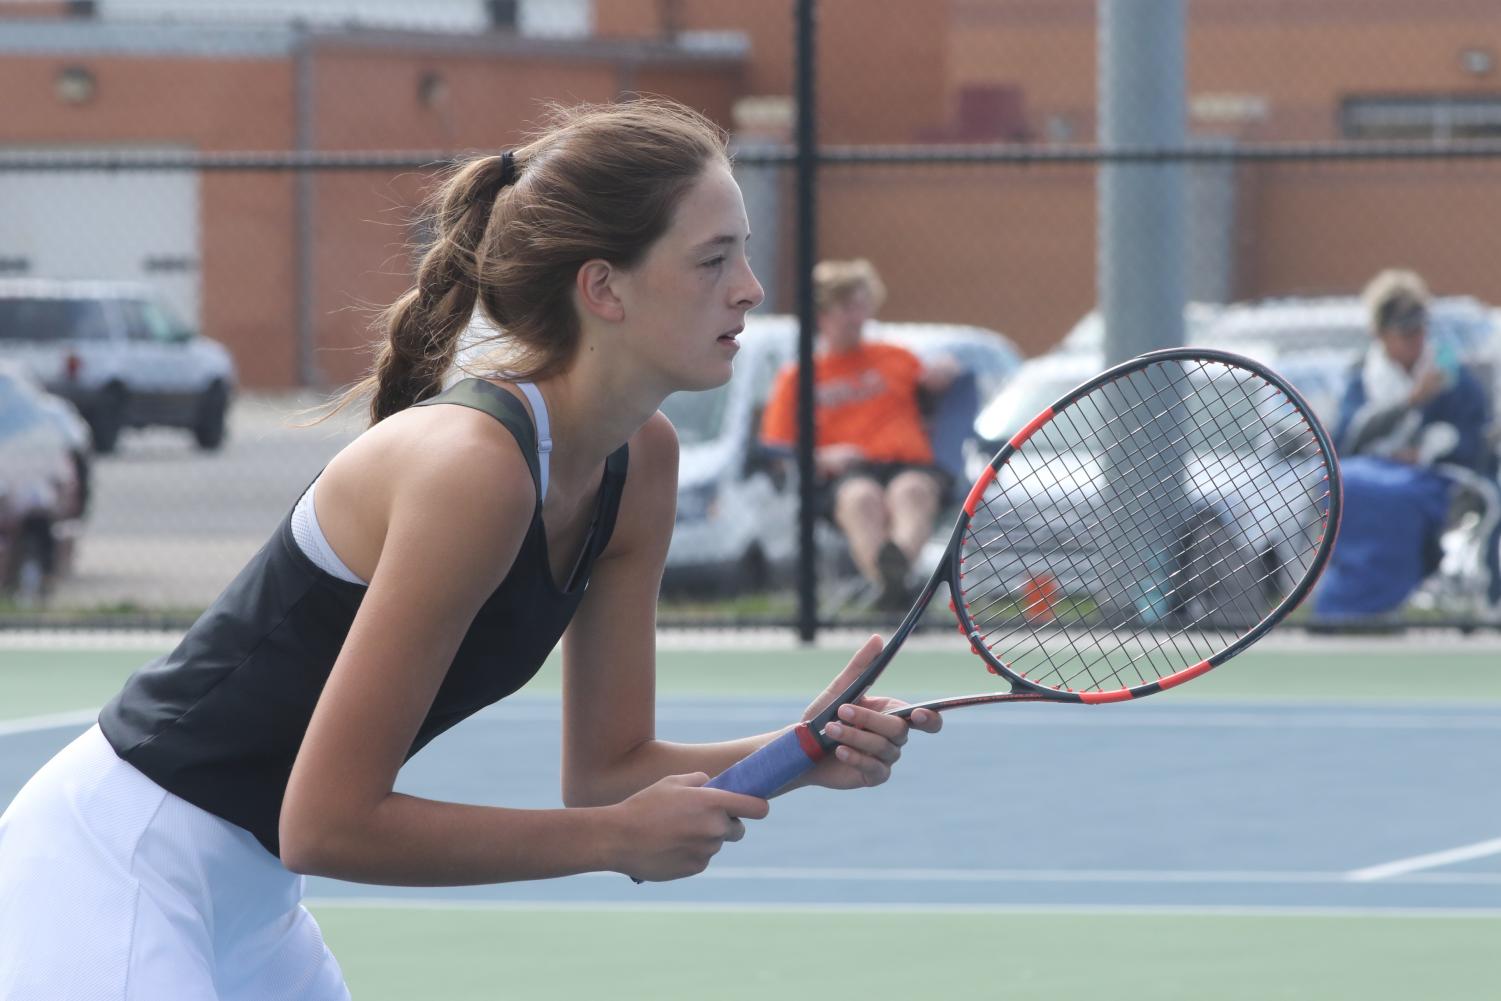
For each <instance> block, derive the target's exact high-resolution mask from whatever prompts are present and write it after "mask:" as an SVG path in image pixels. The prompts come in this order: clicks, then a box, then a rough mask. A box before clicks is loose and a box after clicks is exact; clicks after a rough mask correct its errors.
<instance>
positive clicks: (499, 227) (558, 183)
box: [345, 99, 728, 423]
mask: <svg viewBox="0 0 1501 1001" xmlns="http://www.w3.org/2000/svg"><path fill="white" fill-rule="evenodd" d="M715 161H719V162H725V163H727V162H728V153H727V152H726V137H725V134H724V132H723V131H722V130H721V129H720V128H719V127H718V126H716V125H714V124H713V123H712V122H710V121H709V120H708V119H706V118H704V117H703V116H702V115H700V114H698V113H697V112H694V111H691V110H689V109H688V108H685V107H683V106H682V105H679V104H675V103H673V102H671V101H666V100H660V99H641V100H635V101H629V102H626V103H623V104H611V105H581V106H578V107H573V108H555V109H553V110H552V112H551V114H550V116H549V119H548V121H547V123H546V128H545V129H544V130H543V131H542V132H541V133H539V134H538V135H537V136H536V137H535V138H534V139H533V140H532V142H530V143H529V144H528V145H526V146H524V147H521V148H520V149H517V150H516V151H515V153H514V154H506V155H504V156H489V157H483V158H480V159H476V160H471V161H469V162H468V163H465V164H464V165H462V166H461V167H460V168H459V169H458V170H457V172H456V173H454V175H453V176H452V177H451V178H449V180H448V181H447V182H445V183H444V184H443V186H442V187H441V188H440V189H439V191H438V192H437V196H436V202H437V210H436V213H435V222H436V227H435V228H436V230H437V236H436V239H435V241H434V243H433V246H432V247H431V249H429V250H428V251H427V253H426V254H425V255H424V256H423V258H422V262H421V264H420V265H419V267H418V270H417V283H416V285H415V286H414V287H413V288H412V289H411V290H409V291H408V292H407V293H406V294H405V295H403V296H402V297H401V298H400V299H398V300H396V302H394V303H392V304H391V306H390V307H389V308H387V309H386V310H385V311H384V313H382V314H381V318H380V320H379V321H378V324H379V325H380V326H381V327H383V328H384V330H385V341H384V343H383V344H382V345H381V347H380V349H379V351H378V353H377V357H376V361H375V365H374V369H373V371H372V372H371V374H370V375H369V376H368V377H367V378H366V379H365V380H364V381H363V382H361V383H360V384H359V385H357V386H355V387H354V389H353V390H351V391H350V393H349V394H347V395H346V396H345V402H348V401H349V400H351V399H354V398H357V397H360V396H364V395H366V394H369V396H370V419H371V423H374V422H376V421H380V420H382V419H384V418H386V417H389V416H390V415H391V414H393V413H396V412H397V411H400V410H403V409H405V408H406V407H409V406H411V405H412V404H414V403H417V402H419V401H421V400H424V399H427V398H428V397H430V396H432V395H434V394H435V393H437V392H438V391H439V390H440V389H441V388H442V385H443V381H444V378H445V376H446V375H447V374H448V372H449V370H450V368H451V367H452V366H453V365H454V362H455V356H456V353H457V349H458V347H459V344H460V340H461V335H462V334H463V333H464V332H465V331H466V330H468V329H469V324H470V319H471V317H472V315H473V313H474V311H475V309H476V306H477V307H478V309H479V311H480V312H481V313H482V314H483V316H484V318H485V319H486V320H487V321H488V322H489V323H490V325H491V326H493V327H494V328H495V329H496V330H497V331H499V334H498V335H497V336H496V337H495V338H493V339H494V340H496V341H498V342H499V347H500V348H501V350H502V352H503V354H504V356H505V370H506V372H507V373H509V374H511V375H513V376H514V377H516V378H522V379H539V378H545V377H547V376H551V375H555V374H557V373H559V372H563V371H566V370H567V368H568V367H569V366H570V365H571V364H572V362H573V358H574V355H575V353H576V351H577V348H578V339H579V320H578V316H577V315H576V314H575V311H574V307H573V300H572V297H571V292H572V289H573V283H574V278H575V276H576V275H577V274H578V269H579V267H580V266H582V265H583V264H584V263H585V262H586V261H589V260H592V259H595V258H602V259H604V260H607V261H610V262H611V263H612V264H615V265H616V266H618V267H623V268H629V267H631V266H633V265H635V264H637V263H639V262H640V260H641V258H642V257H644V256H645V254H646V251H647V250H648V249H649V248H650V246H651V244H652V243H653V242H655V241H656V240H657V238H658V237H660V236H661V235H662V234H663V233H664V232H665V231H666V229H667V227H668V225H669V224H670V223H671V221H672V213H673V211H674V210H675V209H676V207H677V204H678V202H679V200H681V198H682V197H683V195H684V194H686V193H687V191H688V189H689V188H690V187H691V186H692V185H693V183H694V182H695V181H696V180H697V179H698V178H699V177H700V176H701V175H702V173H703V171H704V170H705V169H706V168H707V167H708V165H709V164H710V163H712V162H715ZM470 346H471V345H469V344H468V343H467V342H466V345H465V347H466V354H467V349H468V348H469V347H470Z"/></svg>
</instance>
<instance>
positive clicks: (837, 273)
mask: <svg viewBox="0 0 1501 1001" xmlns="http://www.w3.org/2000/svg"><path fill="white" fill-rule="evenodd" d="M861 290H864V291H866V292H869V293H870V301H871V305H872V306H873V307H874V308H877V309H879V308H880V306H881V303H882V302H884V301H885V300H886V286H885V285H883V284H882V283H881V276H880V275H879V274H877V273H876V267H875V265H874V264H871V263H870V262H869V261H867V260H866V259H865V258H863V257H862V258H860V259H858V260H853V261H819V262H818V264H816V265H814V267H813V305H814V307H815V308H816V309H817V310H818V312H820V313H823V312H826V311H827V310H830V309H834V308H836V307H839V306H843V305H844V304H845V303H847V302H849V301H850V300H851V299H853V298H854V297H855V295H856V294H857V293H859V292H860V291H861Z"/></svg>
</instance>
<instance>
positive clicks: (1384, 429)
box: [1334, 270, 1491, 475]
mask: <svg viewBox="0 0 1501 1001" xmlns="http://www.w3.org/2000/svg"><path fill="white" fill-rule="evenodd" d="M1363 298H1364V299H1365V302H1366V306H1367V308H1368V310H1369V316H1370V328H1371V334H1372V336H1373V338H1374V340H1375V343H1373V344H1372V345H1371V347H1370V349H1369V350H1368V351H1367V352H1366V353H1365V355H1364V357H1363V358H1362V359H1361V360H1360V362H1359V363H1358V364H1357V365H1356V366H1354V367H1353V368H1352V369H1351V371H1350V374H1349V378H1348V380H1347V382H1346V384H1345V393H1344V397H1343V399H1342V401H1341V403H1340V410H1339V419H1338V422H1337V423H1336V426H1335V431H1334V440H1335V446H1336V447H1337V448H1338V449H1339V452H1340V454H1341V455H1342V456H1350V455H1375V456H1379V457H1381V458H1386V459H1392V460H1395V461H1397V462H1404V463H1409V464H1417V465H1423V466H1431V465H1434V464H1435V463H1440V462H1442V463H1451V464H1454V465H1459V466H1464V467H1465V468H1467V469H1470V470H1473V471H1474V472H1477V473H1480V474H1482V475H1489V474H1490V472H1491V470H1490V465H1491V456H1489V455H1488V454H1487V432H1488V430H1489V427H1490V421H1491V415H1490V404H1489V401H1488V400H1487V399H1486V394H1485V390H1484V388H1482V387H1481V385H1480V381H1479V380H1478V379H1476V378H1475V376H1474V375H1473V374H1471V373H1470V371H1469V370H1468V369H1466V368H1465V367H1464V365H1462V364H1461V363H1460V361H1459V358H1458V357H1457V356H1456V355H1455V354H1454V353H1453V350H1452V348H1450V347H1449V346H1447V345H1435V344H1433V343H1432V341H1430V339H1429V337H1428V304H1429V298H1430V297H1429V294H1428V288H1427V286H1426V285H1425V284H1424V282H1423V280H1422V279H1421V278H1420V277H1418V275H1416V274H1415V273H1413V272H1411V271H1399V270H1388V271H1383V272H1381V274H1379V275H1377V276H1376V277H1375V278H1374V279H1372V280H1371V282H1370V284H1369V285H1367V286H1366V290H1365V293H1364V296H1363Z"/></svg>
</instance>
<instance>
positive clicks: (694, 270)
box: [616, 163, 765, 392]
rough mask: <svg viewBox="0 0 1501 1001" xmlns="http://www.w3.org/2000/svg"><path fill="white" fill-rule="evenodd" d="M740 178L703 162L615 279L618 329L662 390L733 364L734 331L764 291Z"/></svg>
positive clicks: (714, 376) (717, 377) (703, 384)
mask: <svg viewBox="0 0 1501 1001" xmlns="http://www.w3.org/2000/svg"><path fill="white" fill-rule="evenodd" d="M749 239H750V225H749V223H748V222H747V221H746V214H745V202H744V200H743V199H742V198H741V196H740V186H739V185H738V184H736V183H735V178H734V177H733V176H732V175H731V174H730V170H729V167H728V166H726V165H725V164H722V163H715V164H711V165H710V166H709V167H708V168H706V169H705V171H704V173H703V174H702V176H700V177H699V179H698V181H696V182H695V183H694V184H693V186H692V187H691V188H690V189H689V190H688V193H687V195H686V196H684V198H683V200H682V201H681V202H680V203H679V204H678V207H677V211H676V212H675V213H674V215H673V219H672V223H671V225H670V226H669V227H668V229H667V232H665V233H664V234H662V237H661V238H660V239H659V240H657V242H656V243H655V244H653V245H652V247H651V249H650V250H649V251H647V253H646V256H645V257H644V258H643V259H642V261H641V263H640V264H639V265H637V266H636V267H635V268H632V269H631V270H629V271H627V272H624V273H622V275H621V279H622V280H621V281H620V282H619V283H618V285H617V286H616V288H617V294H618V295H619V296H620V299H621V302H622V304H623V305H624V307H625V313H624V315H625V322H624V329H623V331H622V333H623V335H624V336H625V337H626V338H628V339H629V341H630V344H631V345H632V347H633V349H634V353H635V354H636V356H637V357H638V358H639V359H640V360H641V361H642V362H644V363H645V365H646V366H647V367H648V369H649V370H653V371H654V372H655V373H657V374H659V375H660V376H661V377H662V381H663V386H662V387H661V388H665V389H667V391H668V392H672V391H674V390H680V389H692V390H697V389H712V388H713V387H715V386H720V385H723V384H724V383H725V382H727V381H728V380H729V378H730V373H731V372H732V370H733V365H732V363H733V361H734V358H735V352H736V351H738V350H739V349H740V346H739V344H737V343H736V341H735V336H736V335H737V334H739V333H740V331H741V330H743V329H744V327H745V314H746V313H747V312H748V311H749V310H751V309H753V308H755V307H756V306H758V305H760V303H761V300H762V299H764V298H765V292H764V291H763V290H762V288H761V283H760V282H758V281H756V276H755V275H754V274H752V273H751V267H750V260H749V258H748V257H747V253H746V241H747V240H749Z"/></svg>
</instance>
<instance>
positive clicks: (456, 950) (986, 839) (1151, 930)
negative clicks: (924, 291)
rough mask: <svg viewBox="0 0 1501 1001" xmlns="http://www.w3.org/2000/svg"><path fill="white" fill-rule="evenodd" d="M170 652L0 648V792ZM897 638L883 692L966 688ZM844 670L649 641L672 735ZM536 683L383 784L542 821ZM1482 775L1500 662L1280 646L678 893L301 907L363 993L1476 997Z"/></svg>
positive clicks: (764, 723) (1490, 879)
mask: <svg viewBox="0 0 1501 1001" xmlns="http://www.w3.org/2000/svg"><path fill="white" fill-rule="evenodd" d="M165 642H166V638H164V637H159V638H156V639H154V640H153V639H145V640H143V639H140V638H133V637H123V636H122V637H120V638H118V639H111V638H108V637H105V638H99V639H91V640H87V641H80V640H74V639H70V638H67V637H60V636H51V637H41V636H38V637H26V636H22V635H19V634H17V635H13V636H11V637H10V638H8V639H7V640H6V642H5V645H4V646H3V647H0V799H3V800H5V801H8V800H9V798H10V797H11V796H12V795H13V794H14V792H15V790H16V789H17V788H18V786H19V784H20V783H21V782H22V781H24V779H25V777H26V776H27V775H29V774H30V772H31V771H32V770H33V769H34V768H35V767H37V766H38V765H39V764H41V763H42V761H44V760H45V759H46V758H47V757H48V756H49V755H50V754H51V753H52V752H53V751H55V750H56V749H57V748H58V747H60V746H61V745H62V744H64V743H65V742H66V741H67V740H69V739H71V737H72V736H73V735H74V734H76V733H78V732H79V731H80V730H82V729H83V728H84V727H85V726H86V725H87V724H88V722H89V721H90V720H91V718H92V710H93V709H94V708H95V707H96V706H98V705H99V704H100V703H101V702H102V701H103V700H104V699H106V698H107V697H108V696H109V695H110V694H111V693H112V691H113V689H114V688H115V686H116V685H118V684H119V682H120V680H121V679H122V678H123V677H124V675H125V674H126V673H128V672H129V671H130V670H131V669H132V668H133V667H134V666H135V665H137V664H138V663H140V662H142V661H144V660H145V659H147V658H149V657H150V656H152V655H153V651H154V649H160V645H161V644H163V643H165ZM913 643H914V645H915V648H914V649H911V650H909V651H907V652H906V653H905V654H904V656H903V658H902V659H900V660H898V662H897V663H896V664H895V665H894V666H893V668H892V670H891V672H890V673H889V675H888V680H887V684H886V685H884V686H883V688H885V689H888V690H891V691H893V692H896V693H899V694H902V695H903V696H909V695H910V696H919V695H929V694H946V693H949V692H954V691H964V690H970V689H973V688H975V687H976V684H977V682H976V678H975V672H976V671H979V670H981V668H980V667H979V662H978V661H977V660H975V659H974V658H973V657H971V656H969V655H968V654H967V653H965V652H964V651H963V650H962V649H960V648H959V647H958V646H957V645H956V644H955V643H953V642H950V641H949V640H947V639H946V638H945V639H930V638H922V639H919V640H915V641H913ZM853 645H854V640H853V639H848V638H837V639H832V640H826V641H824V643H823V644H822V645H821V648H820V649H812V650H809V649H800V648H795V647H791V646H790V645H789V644H787V643H786V642H785V641H779V640H770V641H767V642H765V644H764V645H758V644H757V643H756V642H755V641H752V642H750V643H747V642H746V641H744V640H741V641H739V642H737V643H734V644H733V645H730V646H728V647H717V646H716V644H715V643H714V642H713V641H711V640H708V639H704V638H687V639H682V638H673V637H664V640H663V646H664V648H665V649H664V650H663V651H662V653H661V662H662V676H661V683H660V698H659V704H660V711H659V719H660V731H661V734H662V735H663V736H664V737H667V738H669V739H677V740H689V741H691V740H712V739H719V738H723V737H728V736H734V735H737V734H740V733H745V732H751V731H756V730H767V729H771V728H773V727H776V726H778V725H781V724H782V723H784V722H786V721H787V720H788V719H789V718H791V716H792V715H793V714H795V713H796V712H797V711H798V710H799V709H800V707H801V705H802V703H803V701H805V700H806V698H807V697H808V695H809V694H810V693H811V692H813V691H816V690H817V689H818V688H819V687H821V686H822V684H823V683H824V682H825V681H827V678H828V676H831V675H832V673H833V672H834V671H835V670H836V669H837V667H838V666H839V665H840V664H841V663H842V659H841V658H842V652H843V650H845V649H848V648H849V647H852V646H853ZM557 689H558V681H557V674H556V671H555V670H553V669H551V668H550V669H549V670H548V671H547V672H545V673H544V675H543V676H542V677H540V678H538V679H537V681H536V682H534V683H533V685H532V686H530V687H528V688H527V689H526V690H525V691H524V692H523V693H521V694H520V695H519V696H517V697H516V698H514V699H512V700H509V701H508V702H506V703H504V704H502V705H500V706H497V707H494V708H492V709H491V710H490V711H487V712H485V713H482V714H481V715H479V716H477V717H475V718H473V719H471V720H469V721H467V722H466V723H464V724H462V725H461V726H459V727H458V728H456V729H455V730H454V731H452V732H451V733H449V734H447V735H446V736H445V737H443V738H441V739H440V740H439V741H437V742H436V743H435V744H434V745H433V746H432V747H430V748H429V749H427V750H426V751H424V752H423V753H422V754H421V755H419V756H418V757H417V758H415V759H414V760H413V761H412V762H411V764H410V765H409V766H408V767H407V769H406V770H405V771H404V772H403V776H402V781H401V783H400V786H399V787H400V788H401V789H403V790H404V791H408V792H413V793H419V794H424V795H429V796H437V797H446V798H453V799H461V800H465V801H470V802H494V803H506V804H508V805H516V806H539V807H540V806H554V805H557V803H558V793H557V787H558V783H557V744H558V741H557V733H558V725H559V723H558V716H559V712H558V708H559V707H558V697H557ZM1498 751H1501V649H1498V648H1497V646H1496V645H1495V643H1494V641H1466V640H1463V639H1449V638H1445V637H1444V636H1442V635H1441V634H1435V636H1432V637H1422V638H1414V639H1408V640H1398V639H1382V640H1370V639H1359V640H1340V639H1305V638H1302V637H1299V636H1297V635H1296V634H1290V635H1289V636H1286V637H1274V638H1272V639H1269V640H1268V641H1266V642H1265V643H1263V644H1262V645H1261V646H1260V647H1258V648H1257V649H1256V650H1254V651H1252V652H1250V653H1248V654H1246V655H1245V656H1244V657H1242V658H1240V659H1238V660H1236V661H1235V662H1233V663H1232V664H1231V665H1229V666H1227V667H1226V668H1225V669H1224V670H1223V671H1219V672H1213V673H1212V674H1211V675H1210V676H1208V677H1206V678H1205V679H1204V680H1203V681H1201V682H1200V683H1198V684H1196V685H1194V686H1190V688H1187V689H1184V690H1182V691H1178V692H1173V693H1170V694H1168V695H1165V696H1163V697H1161V698H1157V699H1148V700H1145V701H1143V702H1141V703H1139V704H1132V705H1124V706H1118V707H1109V708H1088V707H1069V706H1053V705H1019V706H1008V707H1003V708H994V709H991V710H984V709H982V710H975V711H972V712H970V713H968V714H967V715H966V714H965V713H953V714H951V716H950V718H949V720H948V722H947V726H946V728H945V731H944V733H943V734H941V735H939V736H938V737H934V738H927V739H921V738H918V739H914V741H913V744H912V745H911V746H910V747H909V749H908V753H907V756H906V758H905V759H904V761H903V763H902V766H901V768H900V770H899V772H898V774H897V776H896V777H895V778H894V779H893V781H892V782H890V783H888V784H887V785H886V786H884V787H882V788H879V789H875V790H868V791H865V792H861V793H856V794H837V793H829V792H825V791H822V790H804V791H800V792H798V793H796V794H794V795H790V796H787V797H783V798H781V799H779V800H777V801H776V802H775V803H774V804H773V808H772V814H771V817H770V818H769V819H768V820H766V821H765V822H762V823H759V824H753V825H751V831H750V833H749V835H748V836H747V838H746V839H745V840H744V841H743V842H741V843H739V844H736V845H731V846H728V847H727V848H726V850H725V851H724V852H723V853H722V854H721V855H720V856H719V857H718V858H717V859H716V861H715V863H714V865H713V866H711V868H710V870H709V871H708V872H707V873H705V874H704V875H702V876H699V877H696V878H694V879H689V880H682V881H678V882H675V883H667V884H649V885H645V886H635V885H633V884H631V882H630V881H629V880H627V879H625V878H624V877H620V876H604V875H593V876H581V877H576V878H573V879H565V880H557V881H552V882H547V883H530V884H518V885H509V886H497V887H477V888H465V889H455V890H412V891H407V890H393V889H390V888H375V887H365V886H357V885H351V884H342V883H338V882H335V881H331V880H322V879H315V880H310V882H309V888H308V893H309V898H310V906H311V907H312V909H313V910H314V911H315V913H317V915H318V917H319V919H320V921H321V922H322V924H323V926H324V929H325V932H326V933H327V935H328V938H329V939H330V941H331V943H332V944H333V946H334V949H335V951H336V952H337V953H338V955H339V956H340V958H341V961H342V962H343V964H344V967H345V972H346V974H347V976H348V978H349V982H350V985H351V987H352V989H353V991H354V994H355V996H356V997H357V998H373V999H384V998H412V997H442V998H492V997H582V996H608V997H622V998H687V997H695V998H703V997H712V998H760V997H765V996H768V995H770V994H772V993H774V992H782V991H786V990H789V989H797V990H798V991H800V992H824V993H830V992H841V993H843V992H848V993H851V994H858V995H860V996H865V997H874V998H888V997H889V998H897V997H913V996H917V997H943V996H953V995H960V994H962V995H964V996H970V997H997V998H999V997H1005V998H1091V997H1107V996H1108V997H1113V998H1205V997H1214V998H1267V997H1279V998H1362V999H1387V998H1392V999H1395V998H1411V997H1434V998H1446V999H1464V998H1477V999H1478V998H1494V997H1495V996H1496V991H1497V985H1498V976H1497V969H1496V964H1495V961H1494V943H1495V940H1496V938H1497V936H1498V934H1501V799H1498V797H1497V795H1496V788H1497V785H1496V768H1497V765H1498V761H1501V754H1498Z"/></svg>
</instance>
